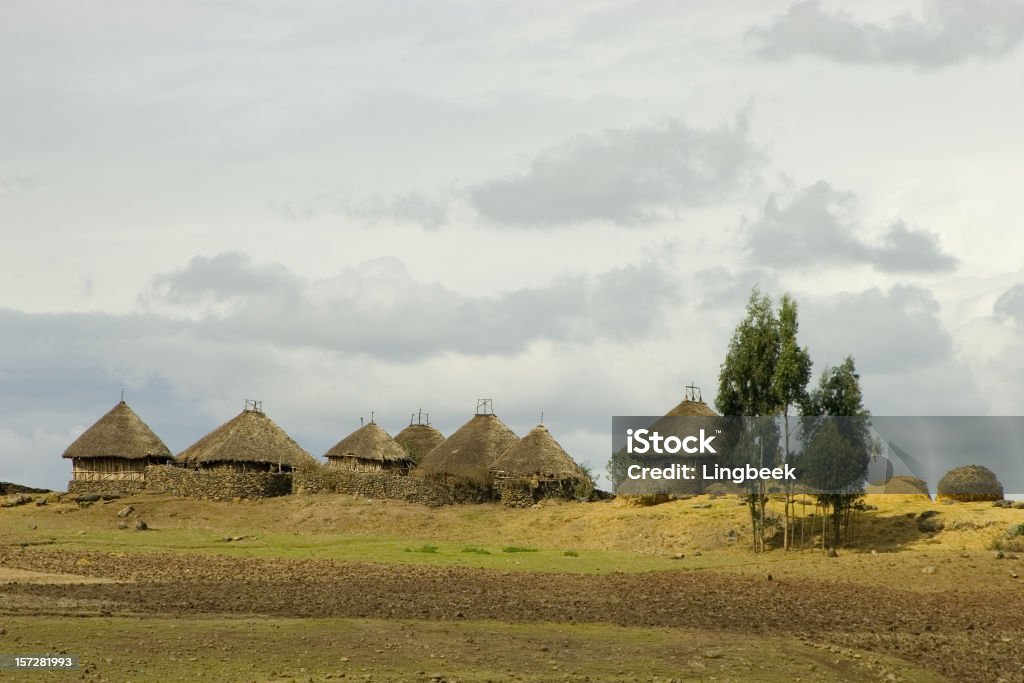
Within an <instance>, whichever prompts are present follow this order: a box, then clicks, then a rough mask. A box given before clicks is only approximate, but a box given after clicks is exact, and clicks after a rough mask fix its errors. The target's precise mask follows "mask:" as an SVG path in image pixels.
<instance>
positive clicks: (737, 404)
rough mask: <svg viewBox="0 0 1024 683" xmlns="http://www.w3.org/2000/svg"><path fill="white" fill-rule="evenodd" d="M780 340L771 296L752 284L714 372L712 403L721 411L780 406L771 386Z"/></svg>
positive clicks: (756, 411)
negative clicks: (743, 311)
mask: <svg viewBox="0 0 1024 683" xmlns="http://www.w3.org/2000/svg"><path fill="white" fill-rule="evenodd" d="M780 344H781V330H780V327H779V320H778V318H777V317H776V315H775V311H774V310H773V309H772V300H771V297H769V296H767V295H765V294H762V293H761V291H760V290H759V289H757V288H756V287H755V288H754V289H753V291H751V293H750V300H749V301H748V302H747V313H746V317H744V319H743V320H742V321H741V322H740V324H739V325H738V326H737V327H736V330H735V331H734V332H733V335H732V339H731V340H730V342H729V350H728V352H727V353H726V356H725V361H724V362H723V363H722V366H721V369H720V371H719V374H718V395H717V397H716V398H715V406H716V407H717V408H718V412H720V413H721V414H722V415H775V414H777V413H778V412H779V410H780V408H781V407H782V406H781V404H780V402H779V398H778V391H777V390H776V389H775V386H774V379H775V370H776V365H777V364H778V360H779V354H780Z"/></svg>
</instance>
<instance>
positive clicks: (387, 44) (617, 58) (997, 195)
mask: <svg viewBox="0 0 1024 683" xmlns="http://www.w3.org/2000/svg"><path fill="white" fill-rule="evenodd" d="M1022 42H1024V2H1022V0H924V1H923V2H922V0H912V1H910V2H901V1H893V0H886V1H884V2H875V1H874V0H858V1H857V2H846V3H834V2H826V1H824V0H823V1H821V2H817V1H814V0H811V1H809V2H793V1H792V0H779V1H776V0H771V1H769V0H729V1H727V2H719V3H708V2H691V1H689V0H684V1H680V0H633V1H627V0H621V1H620V0H586V1H581V2H562V3H549V2H537V1H535V0H488V1H487V2H467V1H466V0H431V1H430V2H417V1H413V0H394V1H391V2H379V1H375V0H349V1H344V2H333V1H332V2H327V1H326V0H324V1H310V2H293V1H290V0H289V1H287V2H285V1H284V0H281V1H278V2H272V1H269V0H252V1H249V2H233V1H231V0H208V1H205V2H194V1H192V2H190V1H186V0H175V1H174V2H166V3H159V2H156V3H152V2H151V3H137V2H129V1H127V0H123V1H117V0H105V1H103V2H96V1H92V0H75V1H74V2H71V1H67V0H66V1H64V2H49V1H47V0H7V1H6V2H3V3H2V4H0V84H2V86H3V87H2V88H0V234H2V237H3V242H2V249H0V480H6V481H18V482H22V483H30V484H36V485H40V486H49V487H62V486H64V485H65V482H66V480H67V479H68V478H69V475H70V465H69V463H68V461H62V460H61V458H60V454H61V453H62V452H63V450H64V449H65V448H66V447H67V446H68V444H70V443H71V441H72V440H73V439H74V438H75V437H76V436H77V435H78V434H79V433H81V431H82V430H83V429H85V428H86V427H88V426H89V425H90V424H91V423H92V422H93V421H94V420H96V419H97V418H98V417H99V416H100V415H102V414H103V413H104V412H106V411H107V410H108V409H109V408H110V407H111V406H113V405H114V404H115V403H116V402H117V400H118V399H119V397H120V392H121V390H122V388H123V389H124V390H125V396H126V399H127V400H128V402H129V403H130V404H131V405H132V406H133V407H134V408H135V409H136V411H137V412H138V413H139V414H140V415H141V416H142V418H143V419H144V420H146V421H147V422H148V423H149V424H150V425H151V426H152V427H153V428H154V430H155V431H156V432H157V433H158V434H159V435H160V436H161V437H162V438H163V439H164V440H165V441H166V442H167V444H168V446H169V447H170V448H171V450H173V451H175V452H178V451H180V450H183V449H184V448H185V447H187V446H188V445H189V444H191V443H192V442H193V441H195V440H196V439H198V438H199V437H200V436H202V435H203V434H205V433H206V432H208V431H209V430H210V429H212V428H214V427H215V426H217V425H218V424H220V423H222V422H224V421H225V420H227V419H229V418H231V417H233V416H234V415H235V414H236V413H238V412H239V411H240V410H241V409H242V407H243V400H244V399H245V398H256V399H262V400H263V401H264V408H265V410H266V411H267V413H268V414H269V415H270V416H271V417H272V418H273V419H274V420H275V421H277V422H278V423H279V424H280V425H281V426H282V427H284V428H285V429H286V430H287V431H289V432H290V433H291V434H292V436H294V437H295V438H296V439H297V440H298V441H299V442H300V443H301V444H302V445H303V446H305V447H306V449H307V450H309V451H311V452H312V453H314V454H316V455H319V454H321V453H323V452H324V451H325V450H326V449H327V448H329V447H330V446H331V445H332V444H333V443H335V442H336V441H337V440H338V439H340V438H341V437H342V436H344V435H345V434H347V433H348V432H350V431H351V430H352V429H354V428H356V427H358V425H359V418H360V416H365V417H369V415H370V413H371V411H374V413H375V415H376V418H377V420H378V422H380V423H381V424H382V425H383V426H384V427H385V428H386V429H388V430H389V431H391V432H392V433H395V432H397V431H398V430H400V429H401V428H402V427H403V426H404V425H405V424H407V423H408V419H409V414H410V413H411V412H413V411H414V410H416V409H417V408H420V407H422V408H424V409H425V410H429V412H430V414H431V418H432V420H433V422H434V423H435V424H436V425H437V426H438V427H440V428H441V429H442V430H443V431H445V432H446V433H450V432H451V431H453V430H454V429H455V428H457V427H458V426H459V425H461V424H462V423H463V422H464V421H465V420H467V419H468V418H469V417H470V416H471V414H472V413H473V410H474V408H475V405H476V403H475V402H476V399H477V398H478V397H489V398H493V399H494V407H495V410H496V412H497V413H498V414H499V416H501V417H502V418H503V419H504V420H505V421H506V422H507V423H508V424H509V425H510V426H511V427H512V428H513V429H514V430H516V431H517V432H518V433H520V434H523V433H525V432H526V431H527V430H528V429H529V428H530V427H532V426H533V425H534V424H536V423H537V421H538V420H539V418H540V414H541V411H543V412H544V416H545V422H546V424H547V425H548V426H549V427H550V428H551V430H552V432H553V433H554V434H555V436H556V437H557V438H558V439H559V440H560V441H561V442H562V444H563V445H564V446H565V447H566V448H567V450H569V451H570V453H572V454H573V455H574V456H576V457H577V459H578V460H580V461H583V462H586V463H588V464H590V465H591V466H592V467H593V468H594V469H595V470H597V471H603V470H604V465H605V462H606V461H607V457H608V452H609V450H610V417H611V416H612V415H614V414H639V415H642V414H660V413H663V412H664V411H666V410H667V409H668V408H670V407H672V406H673V405H674V404H675V403H677V402H678V401H679V400H680V399H681V398H682V395H683V388H684V385H686V384H687V383H689V382H690V381H695V382H696V383H697V384H699V385H701V386H702V387H703V389H704V395H705V398H706V399H708V400H709V402H713V399H714V387H715V384H716V381H717V373H718V366H719V364H720V362H721V360H722V357H723V355H724V352H725V348H726V345H727V343H728V339H729V336H730V333H731V330H732V328H733V327H734V326H735V324H736V322H737V321H738V320H739V319H740V317H741V316H742V313H743V305H744V303H745V300H746V298H747V296H748V295H749V292H750V289H751V287H752V286H753V285H755V284H758V285H760V286H761V288H762V289H764V290H765V291H766V292H768V293H770V294H772V295H773V296H778V295H780V294H781V293H783V292H786V291H789V292H791V293H793V295H794V296H795V297H796V298H797V300H798V302H799V304H800V314H801V323H802V326H801V340H802V342H803V343H804V344H806V345H807V346H809V347H810V350H811V354H812V357H813V359H814V361H815V368H816V373H817V372H819V371H820V370H821V369H822V368H823V367H824V366H826V365H829V364H837V363H839V362H841V360H842V359H843V357H844V356H845V355H846V354H848V353H849V354H853V355H854V357H855V358H856V360H857V364H858V367H859V369H860V370H861V372H862V375H863V383H864V388H865V394H866V401H867V404H868V407H869V408H870V409H871V410H872V411H873V412H874V413H876V414H879V415H1007V414H1017V415H1019V414H1024V392H1022V391H1021V389H1020V387H1021V386H1024V231H1022V230H1021V226H1020V224H1019V221H1020V219H1019V211H1017V210H1016V209H1014V208H1013V207H1014V206H1016V205H1017V204H1018V203H1019V201H1020V196H1021V190H1020V188H1019V183H1020V178H1021V172H1020V171H1021V169H1020V164H1021V162H1020V160H1021V159H1022V158H1024V136H1022V135H1020V121H1022V120H1024V93H1022V90H1021V88H1022V82H1021V79H1020V74H1021V73H1024V49H1022V48H1021V45H1020V44H1021V43H1022Z"/></svg>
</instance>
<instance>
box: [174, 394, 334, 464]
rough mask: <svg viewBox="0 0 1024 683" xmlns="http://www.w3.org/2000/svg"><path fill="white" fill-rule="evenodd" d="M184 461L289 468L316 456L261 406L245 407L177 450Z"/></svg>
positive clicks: (309, 461)
mask: <svg viewBox="0 0 1024 683" xmlns="http://www.w3.org/2000/svg"><path fill="white" fill-rule="evenodd" d="M177 461H178V463H179V464H181V465H185V466H188V467H195V468H213V467H229V468H231V469H236V470H240V471H243V472H244V471H262V472H287V471H291V470H293V469H297V468H298V467H303V466H308V465H311V464H316V460H315V459H314V458H313V456H311V455H310V454H309V453H307V452H306V451H305V450H303V448H302V447H301V446H299V444H297V443H295V441H294V440H293V439H292V438H291V437H290V436H288V434H287V433H286V432H285V431H284V430H283V429H281V428H280V427H279V426H278V425H277V423H276V422H274V421H273V420H271V419H270V418H269V417H267V416H266V415H265V414H264V413H263V411H262V410H258V409H253V410H250V409H246V410H243V411H242V412H241V413H239V414H238V415H236V416H235V417H234V418H232V419H231V420H228V421H227V422H225V423H224V424H222V425H221V426H220V427H217V428H216V429H214V430H213V431H212V432H210V433H209V434H207V435H206V436H204V437H203V438H201V439H200V440H199V441H196V442H195V443H194V444H192V445H191V446H189V447H188V448H186V449H185V450H184V451H182V452H181V453H179V454H178V457H177Z"/></svg>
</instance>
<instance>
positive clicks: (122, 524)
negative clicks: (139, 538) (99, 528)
mask: <svg viewBox="0 0 1024 683" xmlns="http://www.w3.org/2000/svg"><path fill="white" fill-rule="evenodd" d="M117 528H118V529H127V528H128V522H126V521H124V520H123V519H122V520H121V521H120V522H118V523H117Z"/></svg>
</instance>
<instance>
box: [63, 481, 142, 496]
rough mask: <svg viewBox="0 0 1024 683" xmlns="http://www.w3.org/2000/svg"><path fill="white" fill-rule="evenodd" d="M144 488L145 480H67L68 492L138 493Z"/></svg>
mask: <svg viewBox="0 0 1024 683" xmlns="http://www.w3.org/2000/svg"><path fill="white" fill-rule="evenodd" d="M145 488H146V482H144V481H138V480H131V479H89V480H82V479H72V480H71V481H69V482H68V493H120V494H128V493H138V492H139V491H142V490H144V489H145Z"/></svg>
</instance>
